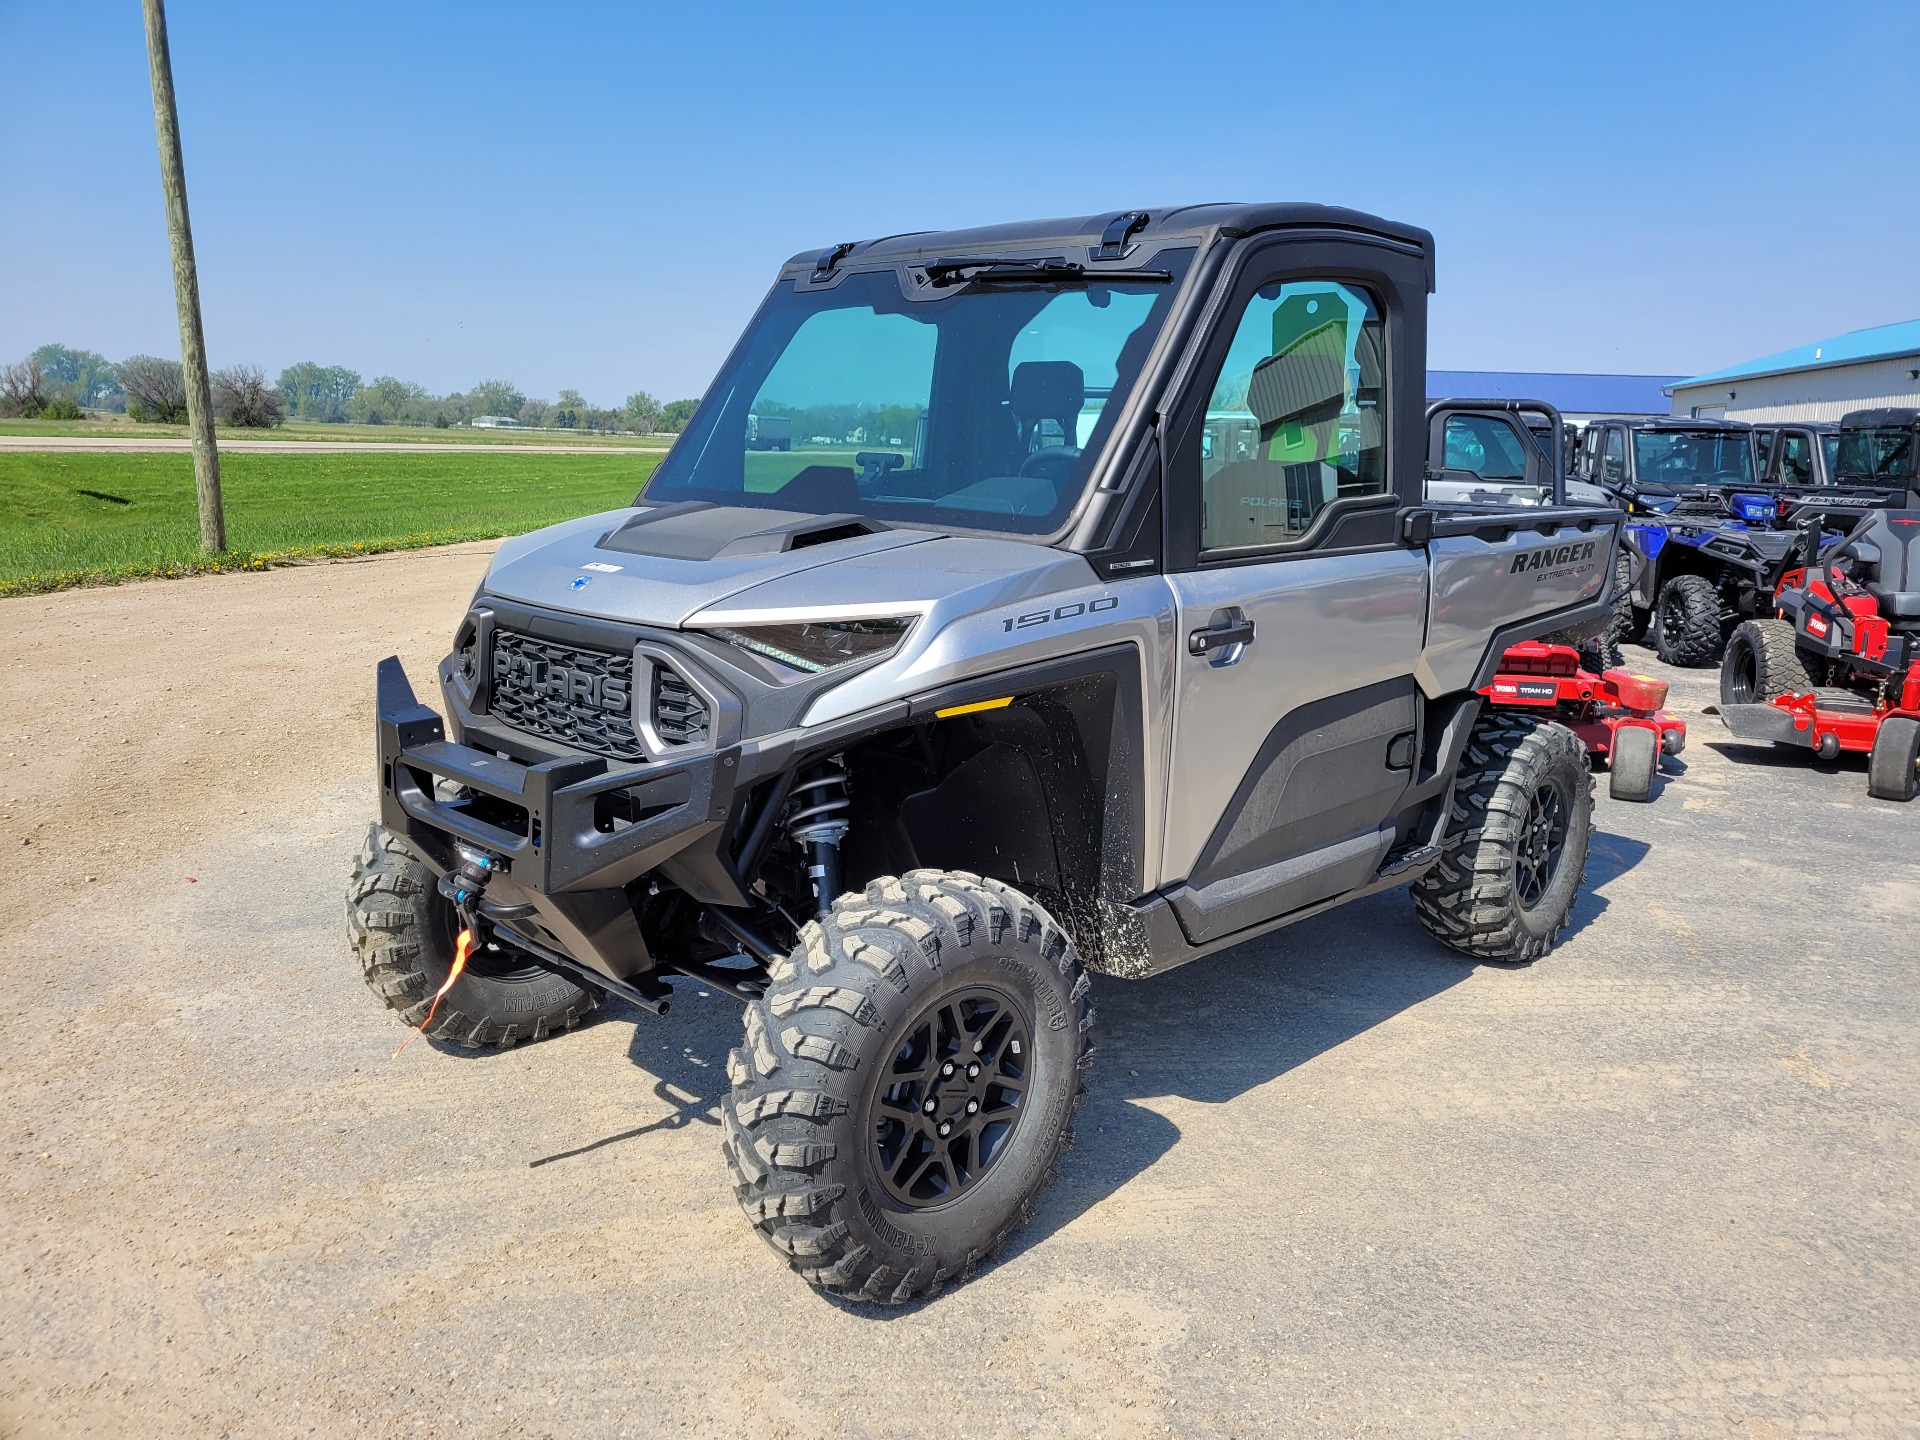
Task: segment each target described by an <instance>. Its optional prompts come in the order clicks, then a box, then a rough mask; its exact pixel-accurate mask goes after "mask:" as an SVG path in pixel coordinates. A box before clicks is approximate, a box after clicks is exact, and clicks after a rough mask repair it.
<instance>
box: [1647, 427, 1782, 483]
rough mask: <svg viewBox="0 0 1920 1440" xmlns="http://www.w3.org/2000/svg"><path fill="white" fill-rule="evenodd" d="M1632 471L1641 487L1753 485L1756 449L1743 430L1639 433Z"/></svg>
mask: <svg viewBox="0 0 1920 1440" xmlns="http://www.w3.org/2000/svg"><path fill="white" fill-rule="evenodd" d="M1633 468H1634V474H1635V476H1636V478H1637V479H1638V480H1639V481H1640V483H1642V484H1648V483H1651V484H1655V485H1750V484H1752V483H1753V447H1752V445H1751V444H1750V443H1749V442H1748V439H1747V436H1746V432H1744V431H1740V430H1636V431H1634V434H1633Z"/></svg>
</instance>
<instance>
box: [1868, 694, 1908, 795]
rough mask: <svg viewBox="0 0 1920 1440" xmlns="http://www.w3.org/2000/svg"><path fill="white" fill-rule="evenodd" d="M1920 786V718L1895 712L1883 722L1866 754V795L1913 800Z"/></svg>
mask: <svg viewBox="0 0 1920 1440" xmlns="http://www.w3.org/2000/svg"><path fill="white" fill-rule="evenodd" d="M1917 788H1920V720H1909V719H1907V718H1906V717H1905V716H1902V715H1895V716H1894V717H1893V718H1891V719H1889V720H1882V721H1881V722H1880V729H1879V732H1878V733H1877V734H1876V735H1875V736H1874V737H1873V752H1872V753H1871V754H1870V755H1868V757H1867V794H1869V795H1871V796H1872V797H1873V798H1874V799H1876V800H1911V799H1913V796H1914V791H1915V790H1916V789H1917Z"/></svg>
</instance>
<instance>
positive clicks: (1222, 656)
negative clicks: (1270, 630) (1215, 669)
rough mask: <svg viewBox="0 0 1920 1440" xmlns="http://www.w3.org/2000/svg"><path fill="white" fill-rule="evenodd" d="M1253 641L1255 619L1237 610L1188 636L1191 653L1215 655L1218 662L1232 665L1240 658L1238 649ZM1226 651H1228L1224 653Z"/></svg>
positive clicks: (1188, 647)
mask: <svg viewBox="0 0 1920 1440" xmlns="http://www.w3.org/2000/svg"><path fill="white" fill-rule="evenodd" d="M1252 643H1253V621H1251V620H1249V619H1247V618H1246V616H1244V615H1241V614H1239V613H1238V612H1236V613H1235V614H1233V615H1231V616H1228V617H1224V618H1221V619H1218V620H1215V621H1214V622H1213V623H1212V624H1211V625H1208V626H1207V627H1206V628H1205V629H1203V630H1195V631H1193V632H1192V633H1191V634H1189V635H1188V636H1187V653H1188V654H1189V655H1213V656H1216V657H1217V659H1216V662H1215V663H1217V664H1222V665H1231V664H1232V663H1233V662H1234V661H1235V660H1238V659H1239V658H1240V656H1239V653H1238V651H1239V650H1240V649H1244V648H1245V647H1246V646H1248V645H1251V644H1252ZM1222 652H1226V653H1222Z"/></svg>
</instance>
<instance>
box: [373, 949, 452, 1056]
mask: <svg viewBox="0 0 1920 1440" xmlns="http://www.w3.org/2000/svg"><path fill="white" fill-rule="evenodd" d="M472 949H473V931H471V930H462V931H461V932H460V938H459V939H458V940H456V941H454V942H453V968H452V969H451V970H449V971H448V972H447V980H446V983H445V984H444V985H442V986H441V987H440V988H439V989H438V990H436V991H434V992H433V1003H432V1004H431V1005H429V1006H428V1007H427V1018H426V1019H424V1020H422V1021H421V1022H420V1028H419V1029H417V1030H415V1031H413V1032H412V1033H411V1034H409V1035H408V1036H407V1038H406V1039H404V1040H402V1041H401V1042H400V1050H404V1049H406V1048H407V1046H409V1045H411V1044H412V1043H413V1037H414V1036H415V1035H424V1034H425V1033H426V1031H427V1026H429V1025H431V1024H432V1023H433V1012H434V1011H436V1010H438V1009H439V1008H440V1000H441V997H443V996H444V995H445V994H446V993H447V991H449V990H451V989H452V988H453V982H454V981H456V980H458V979H459V978H460V972H461V971H462V970H464V969H466V968H467V953H468V952H469V951H471V950H472ZM400 1050H396V1051H394V1052H393V1054H392V1055H391V1056H389V1057H388V1058H389V1059H392V1060H398V1059H399V1058H400Z"/></svg>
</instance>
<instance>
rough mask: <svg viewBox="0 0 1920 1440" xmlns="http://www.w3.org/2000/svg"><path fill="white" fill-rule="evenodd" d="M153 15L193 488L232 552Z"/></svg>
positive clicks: (157, 20) (206, 545)
mask: <svg viewBox="0 0 1920 1440" xmlns="http://www.w3.org/2000/svg"><path fill="white" fill-rule="evenodd" d="M141 5H142V8H144V9H145V11H146V15H147V66H148V68H149V69H150V70H152V72H153V125H154V129H155V130H156V131H158V132H159V136H160V184H161V187H162V188H163V189H164V190H165V191H166V193H167V235H168V238H169V240H170V241H171V242H172V245H173V298H174V301H175V303H176V304H177V305H178V306H179V308H180V366H181V370H182V378H183V379H184V380H185V381H186V387H187V425H188V427H189V428H190V430H191V432H192V434H193V488H194V491H195V493H196V494H197V495H198V496H199V500H200V548H201V549H203V550H206V551H208V552H209V553H212V554H216V555H217V554H219V553H220V552H221V551H223V550H225V549H226V548H227V516H226V511H225V510H224V509H223V508H222V507H221V504H220V452H219V450H218V449H217V448H215V446H214V443H213V386H212V384H211V383H210V381H209V379H208V376H207V337H206V334H205V332H204V331H202V330H201V328H200V273H199V271H198V270H197V269H195V268H194V263H193V226H192V225H191V224H190V223H189V222H188V220H187V172H186V166H185V165H184V164H182V162H181V159H180V112H179V109H178V108H177V107H176V106H175V105H174V101H173V61H172V60H171V59H170V58H169V57H168V54H167V12H166V7H165V5H164V3H163V0H141Z"/></svg>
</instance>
